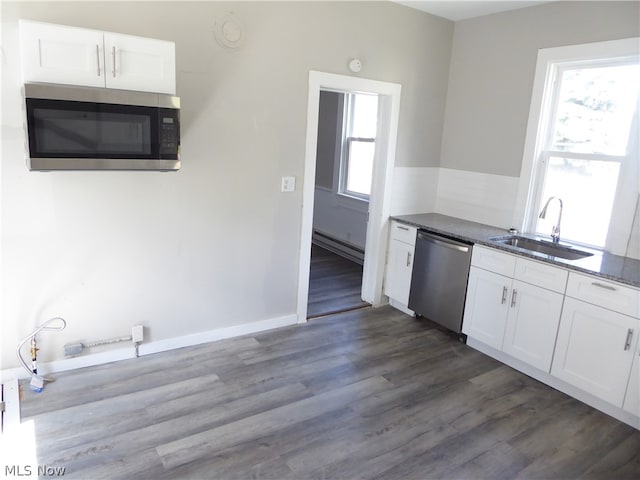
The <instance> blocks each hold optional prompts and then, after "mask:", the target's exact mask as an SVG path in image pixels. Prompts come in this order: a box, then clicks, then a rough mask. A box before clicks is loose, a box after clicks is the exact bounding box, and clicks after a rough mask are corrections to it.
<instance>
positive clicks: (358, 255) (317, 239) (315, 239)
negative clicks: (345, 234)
mask: <svg viewBox="0 0 640 480" xmlns="http://www.w3.org/2000/svg"><path fill="white" fill-rule="evenodd" d="M311 241H312V243H313V244H314V245H317V246H319V247H322V248H324V249H327V250H329V251H330V252H333V253H335V254H336V255H340V256H341V257H344V258H346V259H348V260H351V261H353V262H356V263H358V264H360V265H363V264H364V250H363V249H362V248H360V247H358V246H356V245H354V244H352V243H349V242H345V241H344V240H340V239H338V238H335V237H332V236H331V235H327V234H326V233H323V232H319V231H318V230H314V231H313V235H312V238H311Z"/></svg>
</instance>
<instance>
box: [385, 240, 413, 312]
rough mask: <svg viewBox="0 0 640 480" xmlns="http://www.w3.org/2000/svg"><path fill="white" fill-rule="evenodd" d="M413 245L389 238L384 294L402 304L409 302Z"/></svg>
mask: <svg viewBox="0 0 640 480" xmlns="http://www.w3.org/2000/svg"><path fill="white" fill-rule="evenodd" d="M414 249H415V247H414V246H413V245H409V244H408V243H404V242H400V241H398V240H391V246H390V248H389V264H388V271H387V272H388V274H387V282H386V286H385V294H386V295H387V296H389V297H390V298H393V299H394V300H397V301H399V302H400V303H402V304H403V305H407V304H408V303H409V288H410V287H411V272H412V270H413V252H414Z"/></svg>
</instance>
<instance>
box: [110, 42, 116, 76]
mask: <svg viewBox="0 0 640 480" xmlns="http://www.w3.org/2000/svg"><path fill="white" fill-rule="evenodd" d="M111 63H112V65H113V70H111V71H112V72H113V78H116V47H111Z"/></svg>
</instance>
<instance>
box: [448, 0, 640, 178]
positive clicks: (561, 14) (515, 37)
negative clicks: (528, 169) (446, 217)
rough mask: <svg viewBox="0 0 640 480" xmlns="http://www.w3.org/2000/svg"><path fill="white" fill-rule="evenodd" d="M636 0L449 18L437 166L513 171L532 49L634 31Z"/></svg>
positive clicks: (638, 28)
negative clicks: (453, 20) (450, 32)
mask: <svg viewBox="0 0 640 480" xmlns="http://www.w3.org/2000/svg"><path fill="white" fill-rule="evenodd" d="M639 5H640V3H639V2H557V3H551V4H545V5H541V6H538V7H532V8H525V9H521V10H514V11H510V12H505V13H501V14H495V15H489V16H486V17H479V18H475V19H470V20H465V21H460V22H456V24H455V34H454V42H453V50H452V58H451V69H450V75H449V89H448V95H447V106H446V114H445V130H444V136H443V143H442V161H441V163H440V166H442V167H445V168H452V169H458V170H467V171H473V172H482V173H492V174H498V175H507V176H513V177H518V176H519V175H520V166H521V163H522V152H523V148H524V139H525V133H526V127H527V120H528V115H529V104H530V101H531V91H532V87H533V75H534V71H535V64H536V58H537V53H538V49H540V48H547V47H557V46H562V45H573V44H579V43H589V42H596V41H603V40H613V39H620V38H628V37H634V36H638V35H639V34H640V21H639V18H640V12H639V8H638V7H639Z"/></svg>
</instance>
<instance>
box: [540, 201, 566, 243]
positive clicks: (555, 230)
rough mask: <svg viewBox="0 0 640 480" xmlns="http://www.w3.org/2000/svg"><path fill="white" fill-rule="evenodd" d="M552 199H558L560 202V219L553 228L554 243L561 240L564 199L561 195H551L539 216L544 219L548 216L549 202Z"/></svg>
mask: <svg viewBox="0 0 640 480" xmlns="http://www.w3.org/2000/svg"><path fill="white" fill-rule="evenodd" d="M551 200H558V202H560V210H559V212H558V221H557V223H556V224H555V225H554V226H553V228H552V229H551V240H552V241H553V243H558V242H559V241H560V222H561V221H562V199H561V198H560V197H549V200H547V203H545V204H544V207H542V211H540V215H538V218H542V219H544V218H545V217H546V216H547V207H548V206H549V203H551Z"/></svg>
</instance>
